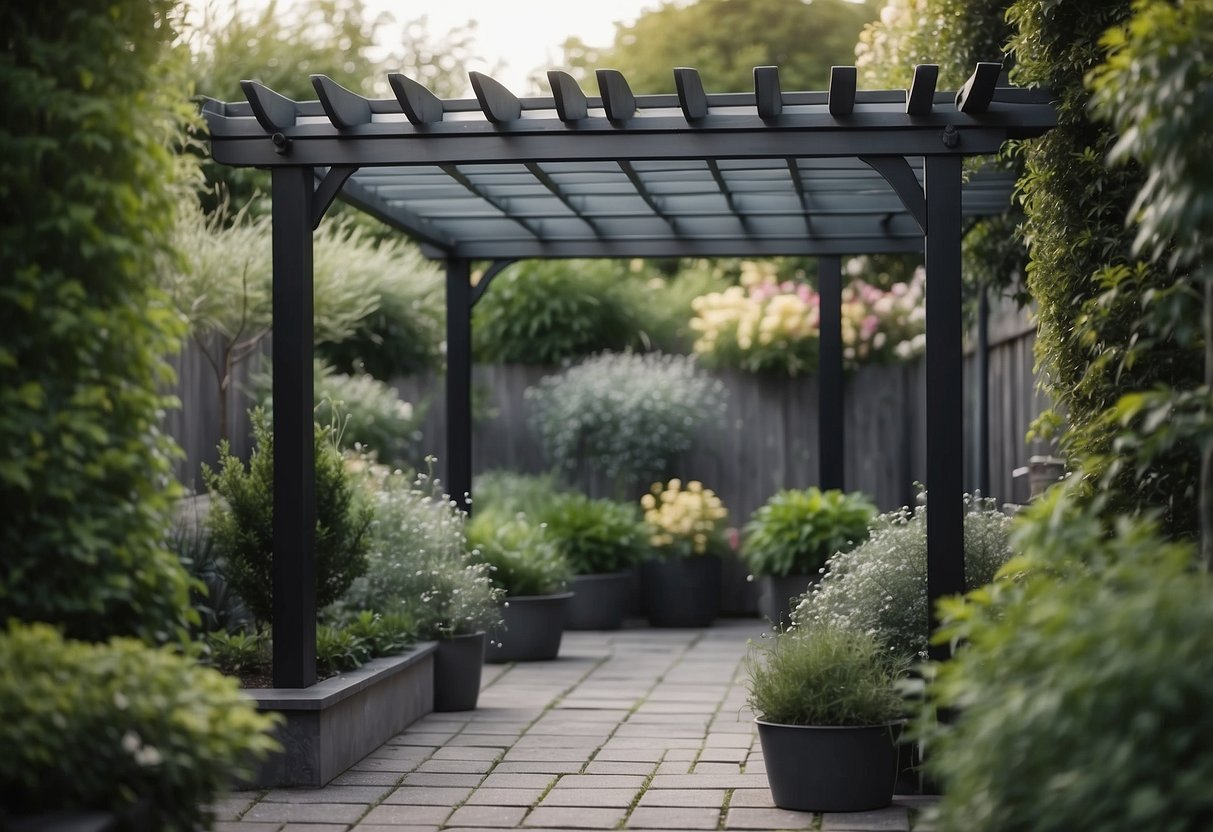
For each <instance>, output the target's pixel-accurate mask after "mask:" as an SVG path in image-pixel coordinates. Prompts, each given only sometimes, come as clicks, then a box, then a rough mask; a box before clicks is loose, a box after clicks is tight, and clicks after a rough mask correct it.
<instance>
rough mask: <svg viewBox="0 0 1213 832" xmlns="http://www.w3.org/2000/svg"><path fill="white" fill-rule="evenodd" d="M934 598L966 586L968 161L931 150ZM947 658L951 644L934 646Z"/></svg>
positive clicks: (928, 238)
mask: <svg viewBox="0 0 1213 832" xmlns="http://www.w3.org/2000/svg"><path fill="white" fill-rule="evenodd" d="M924 161H925V168H926V182H925V183H924V184H925V188H924V190H925V192H926V218H927V222H926V235H925V241H924V242H925V248H926V269H927V291H926V307H927V308H926V332H927V353H926V375H927V505H928V509H927V598H928V601H929V603H930V605H931V624H932V629H934V627H935V625H936V624H937V623H938V619H937V617H936V610H935V602H936V601H937V600H938V599H939V598H941V597H943V596H945V595H952V594H956V593H960V592H963V591H964V505H963V502H962V501H963V497H964V440H963V436H964V433H963V431H964V396H963V386H964V385H963V379H962V373H963V372H964V354H963V339H962V320H961V283H960V277H961V268H960V238H961V227H960V220H961V205H960V186H961V162H962V159H961V158H960V157H959V156H927V157H926V158H925V160H924ZM931 651H932V657H933V658H937V659H940V658H946V656H947V653H948V650H947V647H946V646H945V645H935V646H932V648H931Z"/></svg>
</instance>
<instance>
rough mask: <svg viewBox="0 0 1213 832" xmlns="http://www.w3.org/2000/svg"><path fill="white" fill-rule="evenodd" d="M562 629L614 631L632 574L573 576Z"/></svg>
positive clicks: (620, 619) (623, 609)
mask: <svg viewBox="0 0 1213 832" xmlns="http://www.w3.org/2000/svg"><path fill="white" fill-rule="evenodd" d="M570 588H571V589H572V590H573V600H572V601H571V602H570V603H569V615H568V618H567V619H566V620H565V623H564V628H565V629H566V630H618V629H619V628H620V627H622V626H623V619H624V616H625V615H626V614H627V610H628V605H629V604H630V603H631V601H632V573H631V572H607V573H602V574H597V575H575V576H574V577H573V583H572V586H571V587H570Z"/></svg>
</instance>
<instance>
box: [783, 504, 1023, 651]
mask: <svg viewBox="0 0 1213 832" xmlns="http://www.w3.org/2000/svg"><path fill="white" fill-rule="evenodd" d="M964 502H965V518H964V539H965V553H964V556H965V588H966V589H975V588H976V587H979V586H982V585H984V584H987V583H989V582H990V581H992V580H993V579H994V575H995V574H996V573H997V572H998V570H999V569H1000V568H1001V567H1002V566H1003V564H1005V563H1006V562H1007V561H1009V560H1010V559H1011V556H1012V550H1011V545H1010V530H1011V518H1009V517H1008V516H1007V515H1005V514H1003V513H1002V512H1001V511H999V510H998V509H997V508H996V507H995V505H994V503H993V501H992V500H988V499H982V498H981V497H979V496H973V495H965V497H964ZM824 573H825V574H824V575H823V577H822V579H821V581H820V582H819V583H817V584H815V585H813V586H811V587H809V590H808V592H806V593H805V594H804V595H802V596H801V598H800V601H799V603H798V604H797V605H796V608H795V609H794V610H793V612H792V626H793V627H814V626H821V625H831V626H842V627H846V628H850V629H854V630H859V631H863V632H870V633H872V634H873V635H875V636H876V637H877V638H879V639H880V640H881V641H882V642H883V643H884V644H885V645H886V646H887V647H888V648H890V649H891V650H892V651H894V652H896V653H898V654H901V655H905V656H920V657H923V658H925V657H926V655H927V644H928V638H929V635H930V633H929V631H930V624H929V617H928V605H927V507H926V505H925V503H924V504H921V505H919V506H917V507H916V508H914V509H913V510H911V509H909V508H905V507H903V508H901V509H898V510H897V511H892V512H888V513H886V514H882V515H881V516H880V517H878V518H876V520H875V521H874V522H873V524H872V528H871V536H870V537H869V538H868V539H867V541H866V542H864V543H861V544H860V545H859V546H857V547H856V548H854V549H852V550H851V551H850V552H846V553H840V554H836V555H834V556H833V557H831V558H830V559H829V561H827V562H826V566H825V567H824Z"/></svg>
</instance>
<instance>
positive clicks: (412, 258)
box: [316, 240, 446, 381]
mask: <svg viewBox="0 0 1213 832" xmlns="http://www.w3.org/2000/svg"><path fill="white" fill-rule="evenodd" d="M378 246H382V247H384V248H386V249H387V252H386V254H387V255H388V257H389V258H390V260H391V267H390V269H385V270H384V271H383V272H381V273H380V274H381V276H380V278H379V279H378V280H377V281H375V285H374V288H375V289H376V290H377V291H378V293H379V304H378V307H377V308H376V309H375V310H374V311H373V312H371V313H369V314H367V315H365V316H363V317H362V318H361V319H360V320H359V321H357V323H355V324H354V327H353V329H352V331H351V332H349V333H347V334H343V335H342V336H341V337H339V338H331V339H327V340H323V341H320V342H319V343H317V345H316V353H317V355H319V356H320V357H321V358H322V359H325V360H327V361H328V362H330V363H332V364H333V365H334V366H335V367H336V368H337V370H338V371H339V372H342V373H345V374H347V375H352V376H356V375H359V374H362V373H369V374H370V375H372V376H374V377H375V378H377V379H382V380H384V381H390V380H391V379H392V378H393V377H395V376H402V375H411V374H414V373H419V372H422V371H424V370H428V369H432V368H434V367H438V366H440V365H441V363H442V342H443V339H444V338H445V337H446V321H445V318H444V312H445V309H446V299H445V296H444V292H445V284H444V280H443V276H442V272H441V270H440V269H439V268H438V266H437V265H436V264H434V263H433V262H431V261H428V260H426V259H425V258H424V257H423V256H422V255H421V253H420V252H419V251H418V250H417V248H416V246H412V245H408V244H405V243H401V242H397V241H382V240H381V241H379V242H378Z"/></svg>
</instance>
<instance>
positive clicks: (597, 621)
mask: <svg viewBox="0 0 1213 832" xmlns="http://www.w3.org/2000/svg"><path fill="white" fill-rule="evenodd" d="M539 520H540V521H541V522H542V524H543V525H544V527H545V529H546V532H547V536H548V538H549V539H550V540H551V541H552V542H553V543H554V544H555V545H556V547H557V549H559V551H560V552H561V554H562V555H563V556H564V558H565V560H566V561H567V562H568V564H569V568H570V569H571V570H572V573H573V578H572V581H571V583H570V588H571V589H572V591H573V600H572V602H571V603H570V604H569V612H568V619H567V620H566V622H565V627H566V628H567V629H570V630H617V629H619V628H620V627H621V626H622V625H623V619H624V616H625V615H626V614H627V612H628V610H629V609H630V607H631V601H632V592H633V581H634V570H633V567H634V566H635V565H636V564H637V563H639V562H640V560H641V558H643V557H644V556H645V555H646V554H647V553H648V545H649V544H648V538H647V536H646V534H645V527H644V524H643V523H642V522H641V520H640V517H639V516H638V514H637V511H636V508H635V506H632V505H628V504H626V503H620V502H617V501H615V500H594V499H590V498H589V497H586V496H584V495H582V494H560V495H556V496H554V497H553V498H552V499H551V500H550V502H549V503H548V504H547V505H546V506H545V507H544V508H543V509H542V510H541V511H540V513H539Z"/></svg>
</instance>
